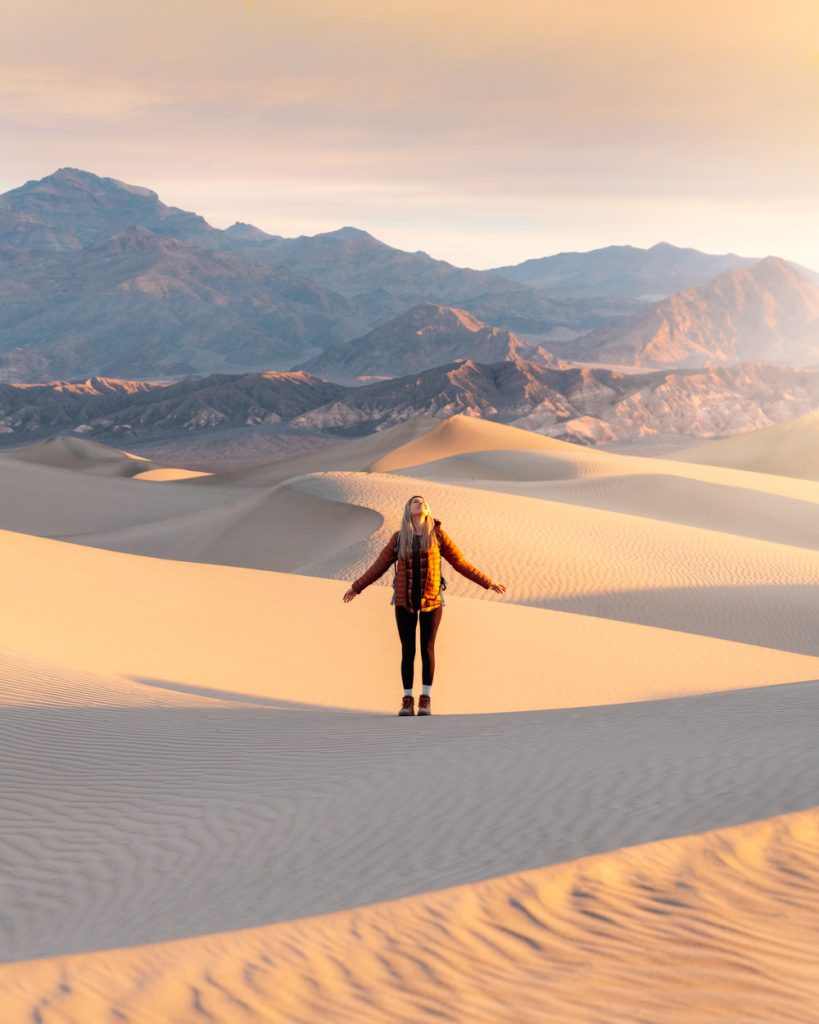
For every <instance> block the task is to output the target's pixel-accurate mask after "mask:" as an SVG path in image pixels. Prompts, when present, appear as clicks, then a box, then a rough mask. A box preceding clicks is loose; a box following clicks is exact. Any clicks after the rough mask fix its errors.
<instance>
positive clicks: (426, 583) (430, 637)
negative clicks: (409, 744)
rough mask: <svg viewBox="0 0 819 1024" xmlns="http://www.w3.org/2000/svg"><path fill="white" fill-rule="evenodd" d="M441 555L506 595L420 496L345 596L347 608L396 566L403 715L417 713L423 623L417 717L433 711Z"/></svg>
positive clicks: (474, 579) (408, 505) (411, 502)
mask: <svg viewBox="0 0 819 1024" xmlns="http://www.w3.org/2000/svg"><path fill="white" fill-rule="evenodd" d="M441 555H443V556H444V558H445V559H446V560H447V561H448V562H449V564H450V565H451V566H452V567H453V569H456V570H457V571H458V572H459V573H460V574H461V575H462V576H466V578H467V579H468V580H472V582H473V583H479V584H480V585H481V586H482V587H485V588H486V589H487V590H494V591H495V593H496V594H502V593H503V592H504V591H505V590H506V587H505V586H504V585H503V584H502V583H493V582H492V581H491V580H490V579H489V577H488V576H484V574H483V573H482V572H480V571H479V570H478V569H476V568H475V567H474V565H470V564H469V562H467V561H466V559H465V558H464V556H463V555H462V554H461V552H460V551H459V550H458V548H457V547H456V546H455V545H454V544H453V543H452V540H451V539H450V537H449V535H448V534H447V533H446V531H445V530H444V529H443V527H442V526H441V521H440V520H439V519H433V518H432V515H431V513H430V511H429V505H427V503H426V501H425V500H424V499H423V498H422V497H421V495H420V494H416V495H413V497H412V498H410V500H409V501H408V502H407V503H406V505H405V506H404V517H403V519H402V521H401V528H400V530H396V532H395V533H394V534H393V535H392V537H390V539H389V541H388V542H387V544H386V545H385V546H384V549H383V550H382V552H381V554H380V555H379V556H378V558H376V560H375V561H374V562H373V564H372V565H371V566H370V568H369V569H367V571H366V572H365V573H363V575H361V576H359V577H358V579H357V580H356V581H355V583H353V585H352V586H351V587H350V589H349V590H348V591H347V592H346V593H345V595H344V603H345V604H347V603H348V602H350V601H352V599H353V598H354V597H357V596H358V595H359V594H360V593H361V591H362V590H363V589H364V588H365V587H368V586H369V585H370V584H371V583H375V581H376V580H377V579H379V578H380V577H381V576H383V575H384V573H385V572H386V571H387V569H389V567H390V566H391V565H392V564H393V562H395V563H396V566H395V580H394V581H393V586H394V588H395V594H394V595H393V603H394V604H395V621H396V623H397V624H398V635H399V636H400V638H401V681H402V683H403V685H404V699H403V701H402V702H401V710H400V711H399V712H398V714H399V715H401V716H402V717H403V716H404V715H414V714H415V701H414V699H413V696H412V680H413V675H414V672H415V632H416V628H417V627H418V623H419V620H420V625H421V669H422V680H421V682H422V690H421V697H420V699H419V701H418V714H419V715H429V714H431V713H432V709H431V707H430V690H431V689H432V677H433V675H434V674H435V635H436V634H437V632H438V626H439V625H440V623H441V615H442V613H443V607H442V602H441Z"/></svg>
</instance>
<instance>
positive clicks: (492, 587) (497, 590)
mask: <svg viewBox="0 0 819 1024" xmlns="http://www.w3.org/2000/svg"><path fill="white" fill-rule="evenodd" d="M489 589H490V590H494V591H495V593H496V594H503V593H504V592H505V591H506V587H505V586H504V585H503V584H502V583H492V584H490V586H489Z"/></svg>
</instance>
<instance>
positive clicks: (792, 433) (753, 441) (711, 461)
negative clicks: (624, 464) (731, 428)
mask: <svg viewBox="0 0 819 1024" xmlns="http://www.w3.org/2000/svg"><path fill="white" fill-rule="evenodd" d="M674 458H675V459H678V460H679V461H681V462H691V463H698V464H700V465H707V466H725V467H727V468H731V469H748V470H753V471H754V472H757V473H776V474H777V475H782V476H795V477H802V478H804V479H806V480H819V410H815V411H814V412H810V413H808V414H807V415H806V416H800V417H799V418H798V419H795V420H789V421H788V422H787V423H777V424H774V426H772V427H765V428H764V429H763V430H753V431H751V432H750V433H748V434H739V435H737V436H736V437H726V438H723V439H722V440H719V441H714V442H712V443H711V444H709V445H707V446H706V447H704V448H701V447H698V448H691V449H685V450H683V451H681V452H677V453H676V454H675V455H674Z"/></svg>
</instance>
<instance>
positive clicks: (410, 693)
mask: <svg viewBox="0 0 819 1024" xmlns="http://www.w3.org/2000/svg"><path fill="white" fill-rule="evenodd" d="M404 696H405V697H411V696H412V690H404Z"/></svg>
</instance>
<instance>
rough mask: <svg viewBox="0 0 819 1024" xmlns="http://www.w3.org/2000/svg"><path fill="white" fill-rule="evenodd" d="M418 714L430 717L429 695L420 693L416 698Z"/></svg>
mask: <svg viewBox="0 0 819 1024" xmlns="http://www.w3.org/2000/svg"><path fill="white" fill-rule="evenodd" d="M418 714H419V715H431V714H432V708H431V707H430V706H429V694H426V693H422V694H421V696H420V697H419V698H418Z"/></svg>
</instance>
